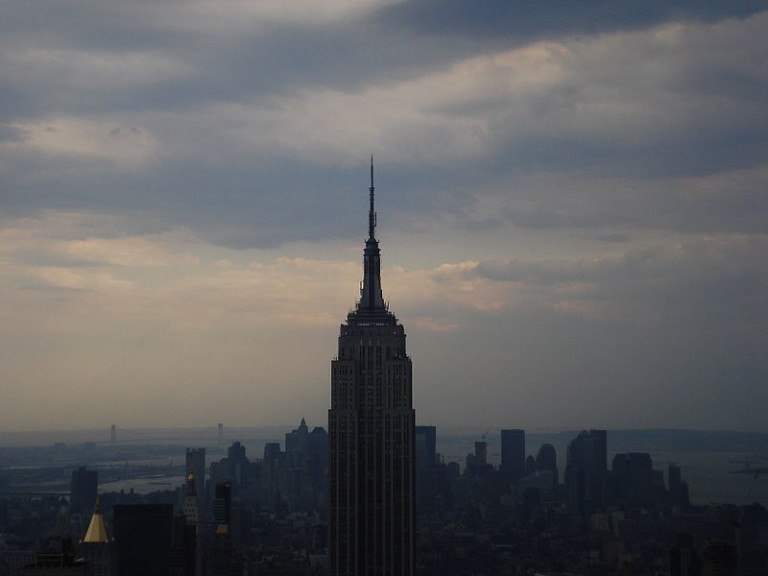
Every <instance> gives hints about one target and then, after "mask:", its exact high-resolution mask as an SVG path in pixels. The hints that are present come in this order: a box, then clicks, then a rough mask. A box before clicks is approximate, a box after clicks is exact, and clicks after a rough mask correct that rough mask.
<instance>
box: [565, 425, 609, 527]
mask: <svg viewBox="0 0 768 576" xmlns="http://www.w3.org/2000/svg"><path fill="white" fill-rule="evenodd" d="M607 474H608V439H607V435H606V431H605V430H590V431H589V432H587V431H586V430H584V431H582V432H581V433H579V435H578V436H577V437H576V438H574V439H573V440H571V442H570V443H569V444H568V451H567V452H566V464H565V489H566V504H567V505H568V511H569V512H570V513H572V514H577V515H583V514H586V513H589V512H592V511H594V510H597V509H600V508H602V507H603V506H604V505H605V497H606V494H605V491H606V486H605V484H606V478H607Z"/></svg>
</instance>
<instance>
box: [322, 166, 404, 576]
mask: <svg viewBox="0 0 768 576" xmlns="http://www.w3.org/2000/svg"><path fill="white" fill-rule="evenodd" d="M369 191H370V210H369V213H368V240H367V241H366V243H365V251H364V258H363V282H362V286H361V290H360V300H359V302H358V303H357V307H356V309H355V310H353V311H352V312H350V313H349V314H348V315H347V322H346V324H342V325H341V331H340V335H339V351H338V356H337V357H336V359H335V360H333V361H332V363H331V409H330V410H329V412H328V428H329V460H328V462H329V478H330V491H329V515H330V517H329V560H330V573H331V574H332V575H333V576H342V575H344V576H373V575H377V576H384V575H390V576H395V575H398V576H400V575H402V576H408V575H412V574H413V573H414V499H415V497H414V470H413V468H414V421H415V414H414V410H413V407H412V406H413V402H412V382H411V370H412V368H411V359H410V358H409V357H408V355H407V354H406V349H405V330H404V329H403V326H402V325H401V324H400V323H399V322H398V321H397V318H395V316H394V314H392V313H391V312H390V311H389V309H388V306H387V304H386V303H385V302H384V298H383V296H382V292H381V263H380V252H379V243H378V241H377V240H376V237H375V234H374V233H375V228H376V212H375V211H374V186H373V161H371V187H370V190H369Z"/></svg>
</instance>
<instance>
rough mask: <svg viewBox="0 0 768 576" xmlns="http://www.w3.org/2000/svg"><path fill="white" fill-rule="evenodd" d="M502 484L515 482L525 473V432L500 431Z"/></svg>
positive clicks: (514, 430) (513, 430)
mask: <svg viewBox="0 0 768 576" xmlns="http://www.w3.org/2000/svg"><path fill="white" fill-rule="evenodd" d="M499 471H500V472H501V476H502V478H503V479H504V482H517V481H518V480H519V479H520V478H522V476H523V474H524V473H525V430H520V429H517V428H515V429H512V430H502V431H501V466H500V469H499Z"/></svg>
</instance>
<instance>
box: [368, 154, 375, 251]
mask: <svg viewBox="0 0 768 576" xmlns="http://www.w3.org/2000/svg"><path fill="white" fill-rule="evenodd" d="M375 190H376V189H375V188H374V187H373V154H371V187H370V188H368V191H369V192H370V196H371V206H370V208H369V210H368V238H373V237H374V231H375V229H376V211H375V210H374V207H373V193H374V191H375Z"/></svg>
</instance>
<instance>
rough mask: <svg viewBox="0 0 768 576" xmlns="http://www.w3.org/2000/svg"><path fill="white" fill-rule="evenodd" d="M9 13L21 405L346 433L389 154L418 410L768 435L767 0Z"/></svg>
mask: <svg viewBox="0 0 768 576" xmlns="http://www.w3.org/2000/svg"><path fill="white" fill-rule="evenodd" d="M0 3H1V4H2V7H1V8H0V10H2V19H0V27H1V28H2V29H0V75H1V76H2V89H1V90H0V98H1V100H0V177H1V179H2V182H1V185H2V187H1V188H0V394H2V400H1V401H0V428H2V429H5V430H14V429H16V430H24V429H69V428H108V427H109V425H111V424H116V425H117V426H119V427H143V426H215V424H216V423H217V422H223V423H224V424H225V425H227V426H260V425H272V424H296V423H298V421H299V419H300V418H301V417H302V416H304V417H306V419H307V422H308V424H309V425H310V426H316V425H322V426H325V424H326V418H327V416H326V410H327V408H328V406H329V389H330V361H331V359H332V358H333V356H334V355H335V353H336V346H337V337H338V332H339V325H340V323H341V322H343V321H344V320H345V318H346V314H347V312H348V310H349V309H350V308H352V307H353V306H354V304H355V301H356V298H357V296H358V287H359V281H360V279H361V278H362V249H363V243H364V239H365V236H366V235H367V210H368V194H367V188H368V185H369V182H368V163H369V158H370V155H371V154H373V155H374V156H375V161H376V188H377V211H378V228H377V236H378V238H379V240H380V243H381V244H380V245H381V250H382V261H383V270H382V280H383V286H384V291H385V297H386V298H387V299H388V301H389V302H390V308H391V310H392V311H393V312H394V313H395V314H396V315H397V317H398V318H399V319H400V321H401V322H402V323H403V325H404V326H405V329H406V332H407V334H408V352H409V354H410V356H411V357H412V359H413V365H414V391H415V408H416V410H417V421H418V423H420V424H433V425H437V426H446V425H449V424H451V425H472V426H475V425H476V426H487V427H488V428H494V427H520V428H527V429H546V430H554V429H563V428H569V429H573V428H651V427H675V428H702V429H733V430H752V431H762V432H768V417H767V416H766V414H768V400H767V398H768V395H767V394H766V389H768V98H767V97H766V95H768V64H767V63H768V36H767V35H766V31H767V30H768V3H766V2H764V1H738V0H737V1H733V2H700V1H695V0H689V1H680V2H669V1H668V0H658V1H654V0H649V1H646V2H615V1H611V0H603V1H600V0H593V1H587V2H578V3H577V2H572V1H568V0H557V1H555V0H553V1H551V2H538V1H534V0H521V1H519V2H507V1H500V0H489V1H486V2H466V1H463V0H412V1H408V2H400V1H396V0H365V1H361V0H324V1H322V2H318V1H317V0H291V1H287V0H260V1H252V2H243V1H235V0H191V1H190V0H184V1H181V0H131V1H130V2H126V1H125V0H65V1H62V0H0Z"/></svg>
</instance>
